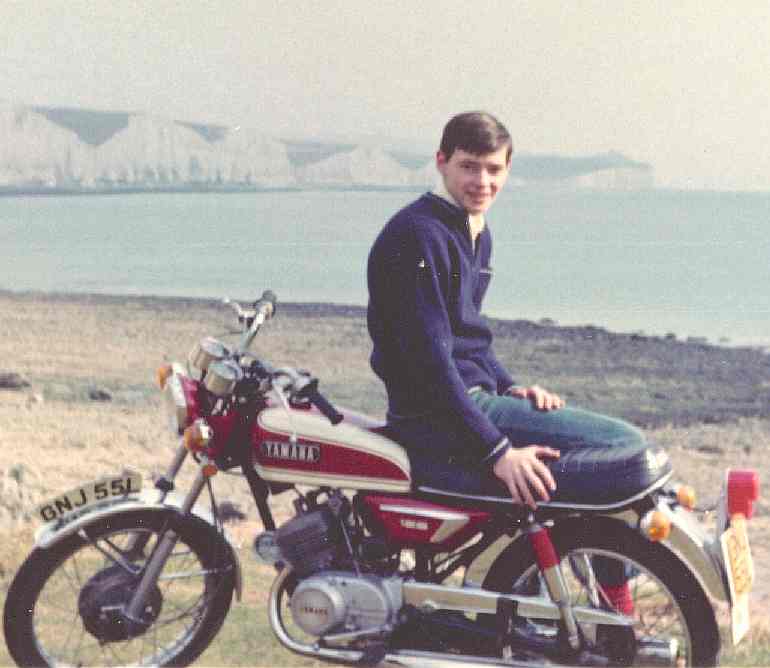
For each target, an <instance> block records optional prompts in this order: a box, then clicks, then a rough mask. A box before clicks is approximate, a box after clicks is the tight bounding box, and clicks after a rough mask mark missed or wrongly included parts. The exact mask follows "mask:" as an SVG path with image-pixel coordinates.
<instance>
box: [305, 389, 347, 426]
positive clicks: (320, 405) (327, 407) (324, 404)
mask: <svg viewBox="0 0 770 668" xmlns="http://www.w3.org/2000/svg"><path fill="white" fill-rule="evenodd" d="M317 385H318V383H317V382H316V383H312V384H310V385H308V388H310V389H307V390H305V392H304V395H305V396H306V397H307V398H308V400H309V401H310V403H311V404H313V406H315V407H316V408H317V409H318V410H319V411H320V412H321V414H322V415H323V416H324V417H325V418H326V419H327V420H329V422H331V423H332V424H333V425H338V424H339V423H340V422H342V420H344V419H345V416H344V415H343V414H342V413H340V412H339V411H338V410H337V409H336V408H335V407H334V406H332V405H331V403H329V400H328V399H327V398H326V397H324V396H323V395H322V394H321V393H320V392H319V391H318V386H317Z"/></svg>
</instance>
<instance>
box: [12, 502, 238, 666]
mask: <svg viewBox="0 0 770 668" xmlns="http://www.w3.org/2000/svg"><path fill="white" fill-rule="evenodd" d="M169 528H171V529H173V530H174V531H175V532H176V534H177V535H178V536H179V540H178V542H177V543H176V546H175V548H174V550H173V552H172V554H171V556H170V557H169V558H168V560H167V561H166V564H165V566H164V569H163V571H162V572H161V574H160V577H159V579H158V582H157V585H156V587H154V588H153V590H152V591H151V592H150V595H149V596H148V605H147V612H146V615H147V616H146V626H147V628H141V629H139V630H136V629H134V630H132V631H131V632H128V633H127V632H125V630H121V624H123V625H124V628H125V624H124V622H123V620H122V619H121V617H120V606H121V605H124V604H125V603H127V602H128V601H127V599H130V596H131V593H132V591H133V586H134V583H135V582H136V573H140V572H141V570H142V568H143V566H144V564H145V563H146V561H147V559H148V558H149V555H150V554H151V553H152V550H153V548H154V547H155V546H156V545H157V544H158V541H159V539H160V537H161V536H162V535H163V534H164V533H165V531H166V530H167V529H169ZM84 532H85V534H87V535H83V534H84ZM211 533H212V527H211V526H210V525H209V524H207V523H206V522H204V521H203V520H200V519H198V518H195V517H191V516H182V515H179V514H178V513H176V512H173V511H163V512H157V511H142V510H140V511H131V512H126V513H125V514H122V515H116V516H111V517H107V518H102V519H101V520H96V521H94V523H93V524H90V525H87V526H86V527H84V528H83V530H81V531H79V532H77V533H75V534H73V535H71V536H67V537H66V538H64V539H63V540H62V541H61V542H59V543H57V544H55V545H53V546H52V547H50V548H49V549H41V548H36V549H35V550H33V552H32V553H31V554H30V556H29V557H28V558H27V560H26V561H25V562H24V564H23V565H22V567H21V568H20V569H19V572H18V573H17V575H16V577H15V579H14V581H13V583H12V584H11V587H10V589H9V590H8V596H7V598H6V602H5V616H4V630H5V639H6V643H7V644H8V649H9V651H10V653H11V656H12V657H13V659H14V661H16V663H17V664H18V665H20V666H49V665H57V664H59V665H61V664H66V665H76V666H117V665H120V666H125V665H162V666H182V665H188V664H189V663H191V662H192V661H194V660H195V659H196V658H197V657H198V655H199V654H200V653H201V652H202V651H203V650H204V649H205V648H206V647H207V646H208V645H209V643H210V642H211V640H212V639H213V637H214V636H215V635H216V633H217V632H218V631H219V628H220V627H221V625H222V623H223V621H224V619H225V617H226V615H227V612H228V610H229V608H230V603H231V601H232V594H233V588H234V583H235V578H234V568H233V561H232V555H231V553H230V549H229V546H227V544H226V543H224V541H223V540H222V539H221V538H220V539H219V540H212V536H211ZM137 544H138V545H139V546H140V547H139V548H138V549H137V548H136V547H135V546H136V545H137ZM131 546H134V548H133V550H132V549H130V548H131ZM132 571H133V573H132Z"/></svg>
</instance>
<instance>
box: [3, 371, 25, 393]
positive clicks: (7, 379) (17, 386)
mask: <svg viewBox="0 0 770 668" xmlns="http://www.w3.org/2000/svg"><path fill="white" fill-rule="evenodd" d="M29 386H30V384H29V381H28V380H27V379H26V378H24V377H22V376H21V375H19V374H18V373H15V372H13V371H10V372H7V371H3V372H1V373H0V389H3V390H22V389H24V388H25V387H29Z"/></svg>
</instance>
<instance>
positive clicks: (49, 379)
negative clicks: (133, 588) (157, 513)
mask: <svg viewBox="0 0 770 668" xmlns="http://www.w3.org/2000/svg"><path fill="white" fill-rule="evenodd" d="M230 325H231V312H230V311H229V310H228V309H226V308H224V307H222V306H221V305H219V304H217V303H215V302H207V301H197V300H184V299H151V298H140V297H136V298H117V297H106V296H100V297H94V296H66V295H59V296H55V295H45V296H44V295H35V294H15V293H3V292H0V359H1V360H3V362H2V365H3V366H2V368H0V371H15V372H18V373H20V374H22V375H23V376H24V377H26V378H27V379H28V380H29V381H30V382H31V383H32V387H31V388H29V389H28V390H25V391H23V392H9V391H2V390H0V449H2V452H3V455H4V456H3V461H2V463H0V598H1V599H3V600H4V596H5V591H6V589H7V587H8V584H9V582H10V578H11V577H12V576H13V574H14V573H15V571H16V569H17V568H18V566H19V565H20V564H21V562H22V560H23V559H24V557H25V555H26V553H27V552H28V550H29V548H30V546H31V544H32V527H33V523H32V521H31V510H32V508H33V507H34V506H35V504H36V503H37V502H39V501H40V500H42V499H43V498H46V497H48V496H50V495H52V494H54V493H56V492H59V491H61V490H64V489H69V488H71V487H73V486H74V485H75V484H76V483H77V482H78V481H81V480H84V479H91V478H95V477H98V476H100V475H103V474H107V473H114V472H116V470H120V469H121V468H122V467H123V466H124V465H126V464H130V465H131V466H133V467H134V468H137V469H139V470H141V471H142V472H143V473H144V475H145V478H146V479H147V480H149V478H150V476H151V474H152V473H153V472H160V471H162V470H164V469H165V466H166V465H167V463H168V461H169V459H170V455H171V451H172V448H173V446H174V440H173V438H172V437H171V436H170V435H169V434H168V433H167V432H166V430H165V429H166V428H165V419H164V417H163V412H162V409H161V406H160V404H159V401H158V394H157V390H156V389H155V388H154V386H153V376H154V370H155V368H156V366H157V365H158V364H159V363H161V362H163V361H164V360H172V359H176V360H183V359H185V357H186V354H187V351H188V350H189V348H190V347H191V346H192V344H193V343H194V342H195V341H196V340H198V339H199V338H200V337H202V336H204V335H215V336H221V335H222V334H223V333H224V332H226V330H227V329H228V328H229V327H230ZM493 327H494V329H495V332H496V350H497V353H498V357H499V358H500V359H501V360H502V361H503V362H504V363H505V364H506V365H507V366H509V367H510V368H511V369H512V370H513V372H514V375H515V377H516V378H517V379H518V380H520V381H521V382H523V383H529V382H539V383H541V384H543V385H545V386H546V387H549V388H552V389H554V390H556V391H558V392H559V393H561V394H562V395H564V396H565V397H566V398H567V399H568V401H569V402H570V403H573V404H578V405H581V406H584V407H586V408H591V409H594V410H599V411H603V412H607V413H609V414H612V415H617V416H620V417H625V418H627V419H630V420H632V421H634V422H636V423H637V424H640V425H641V426H643V427H644V428H645V429H646V431H647V434H648V436H649V438H650V439H651V440H655V441H657V442H659V443H661V444H662V445H664V446H665V447H666V449H667V450H668V452H669V454H670V455H671V457H672V460H673V461H674V464H675V468H676V470H677V474H678V476H679V478H680V479H683V480H685V481H686V482H688V483H690V484H692V485H693V486H694V487H695V488H696V490H697V491H698V492H699V493H700V494H701V497H702V498H701V501H700V503H701V505H704V506H708V505H711V504H713V503H714V502H715V501H716V498H717V494H718V490H719V487H720V485H721V481H722V478H723V475H724V469H725V468H726V467H727V466H742V467H754V468H758V469H760V471H767V466H766V465H765V464H764V462H765V450H766V446H767V444H768V442H770V400H769V399H770V382H768V381H769V380H770V356H768V355H767V354H765V353H763V352H762V351H759V350H755V349H727V348H718V347H714V346H709V345H704V344H700V343H685V342H679V341H676V340H672V339H670V338H669V339H658V338H651V337H643V336H639V335H614V334H610V333H609V332H605V331H604V330H601V329H599V328H558V327H550V326H544V325H536V324H533V323H522V322H519V323H510V322H503V321H495V322H493ZM226 340H227V341H229V342H233V341H234V340H235V337H232V336H230V337H229V338H228V339H226ZM253 349H254V352H255V353H256V354H257V355H258V356H261V357H264V358H266V359H268V360H269V361H270V362H272V363H273V364H276V365H283V364H290V365H293V366H297V367H299V368H307V369H310V370H312V371H313V373H314V374H315V375H317V376H318V377H319V378H320V379H321V389H322V391H324V393H326V394H327V395H328V396H329V397H330V398H331V399H332V400H333V401H334V402H335V403H338V404H340V405H346V406H349V407H350V408H353V409H356V410H361V411H364V412H368V413H371V414H373V415H383V414H384V409H385V394H384V391H383V389H382V387H381V384H380V383H379V381H378V380H377V379H376V378H375V377H374V376H373V374H372V373H371V371H370V369H369V366H368V354H369V341H368V336H367V333H366V325H365V320H364V318H363V312H362V311H361V310H360V309H356V308H348V307H333V306H324V305H290V304H289V305H281V306H279V313H278V317H277V318H276V319H275V320H273V321H272V322H270V323H269V324H268V325H267V326H266V327H265V329H264V330H263V332H262V333H260V335H259V337H258V339H257V341H256V342H255V345H254V347H253ZM94 388H102V389H106V390H107V391H108V392H109V393H110V394H111V395H112V397H113V399H112V401H108V402H94V401H91V400H89V398H88V393H89V390H91V389H94ZM188 480H189V474H185V475H183V476H182V477H181V478H180V486H184V484H185V482H186V481H188ZM217 487H218V488H219V487H221V492H220V493H219V498H220V499H228V500H231V501H233V502H234V503H235V504H236V505H237V506H239V507H240V508H241V509H242V510H243V511H244V512H246V513H247V515H248V521H249V523H248V524H246V525H244V529H242V530H239V531H238V532H237V533H238V535H239V536H240V538H239V540H241V541H242V543H243V547H242V550H241V556H242V563H243V566H244V576H245V578H244V581H245V596H244V598H245V600H244V602H243V603H241V604H234V607H233V609H232V612H231V615H230V617H229V618H228V620H227V622H226V625H225V627H224V628H223V630H222V632H221V635H220V636H219V637H218V638H217V640H216V641H215V643H214V644H213V645H212V646H211V647H210V648H209V649H208V650H207V651H206V653H205V654H204V655H203V656H202V657H201V659H200V660H199V661H198V665H201V666H220V665H251V666H255V665H262V666H278V665H283V666H315V665H318V666H320V665H328V664H321V663H319V662H315V661H313V660H309V659H304V658H302V657H297V656H294V655H292V654H290V653H289V652H288V651H287V650H284V649H283V648H282V647H280V646H279V644H278V643H277V641H276V640H275V639H274V638H273V636H272V633H271V632H270V630H269V628H268V627H267V620H266V600H267V594H268V591H269V587H270V583H271V580H272V573H271V572H270V570H269V569H266V568H264V567H262V566H259V565H258V564H257V563H256V562H255V560H254V558H253V557H252V555H251V552H250V544H251V539H252V538H253V535H254V534H255V533H256V532H257V531H258V528H257V526H256V525H255V524H253V521H254V520H255V519H256V514H255V512H254V510H253V507H252V503H251V501H250V497H249V495H248V492H247V486H246V484H245V482H244V481H242V480H240V479H234V478H230V477H226V476H218V477H217ZM768 498H770V497H768V495H767V494H766V495H765V499H762V500H761V501H760V503H759V504H757V506H756V514H757V517H756V519H755V520H753V521H752V524H751V525H750V538H751V541H752V547H753V549H754V551H755V565H756V569H757V578H756V584H755V594H756V596H755V598H756V600H757V601H758V605H759V606H764V610H766V609H770V594H769V593H768V592H770V587H769V586H768V584H769V583H770V572H769V571H768V560H770V502H769V501H768ZM279 501H281V497H279ZM282 503H284V507H281V508H279V509H278V514H279V516H281V515H282V516H285V514H286V513H287V512H288V509H287V508H286V507H285V502H283V501H282ZM245 527H248V529H246V528H245ZM758 609H759V610H762V608H761V607H760V608H758ZM722 618H723V619H724V617H722ZM754 620H755V625H754V628H753V630H752V632H751V635H750V637H749V640H748V641H747V642H746V641H744V643H742V644H741V645H740V646H738V647H737V648H735V649H727V650H726V651H725V653H724V654H723V663H724V664H725V665H735V666H750V665H753V666H758V665H770V631H768V626H767V622H766V620H763V619H762V615H761V614H757V613H755V614H754ZM725 644H726V645H729V641H728V642H727V643H725ZM4 652H5V647H4V644H3V645H2V646H0V665H7V664H9V663H10V658H9V657H8V655H7V654H5V653H4Z"/></svg>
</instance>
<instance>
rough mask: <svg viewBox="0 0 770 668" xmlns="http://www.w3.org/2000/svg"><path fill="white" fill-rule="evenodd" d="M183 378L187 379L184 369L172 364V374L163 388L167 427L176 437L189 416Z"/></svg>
mask: <svg viewBox="0 0 770 668" xmlns="http://www.w3.org/2000/svg"><path fill="white" fill-rule="evenodd" d="M183 378H187V374H186V373H185V372H184V369H183V368H182V367H181V366H180V365H179V364H174V365H173V366H172V373H171V375H170V376H169V377H168V378H167V379H166V382H165V385H164V387H163V403H164V405H165V407H166V415H167V416H168V426H169V427H170V429H171V431H173V432H174V433H175V434H178V435H179V434H181V433H182V432H183V431H184V429H185V427H186V426H187V424H188V421H189V416H190V410H189V407H188V405H187V395H186V394H185V391H184V384H183Z"/></svg>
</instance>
